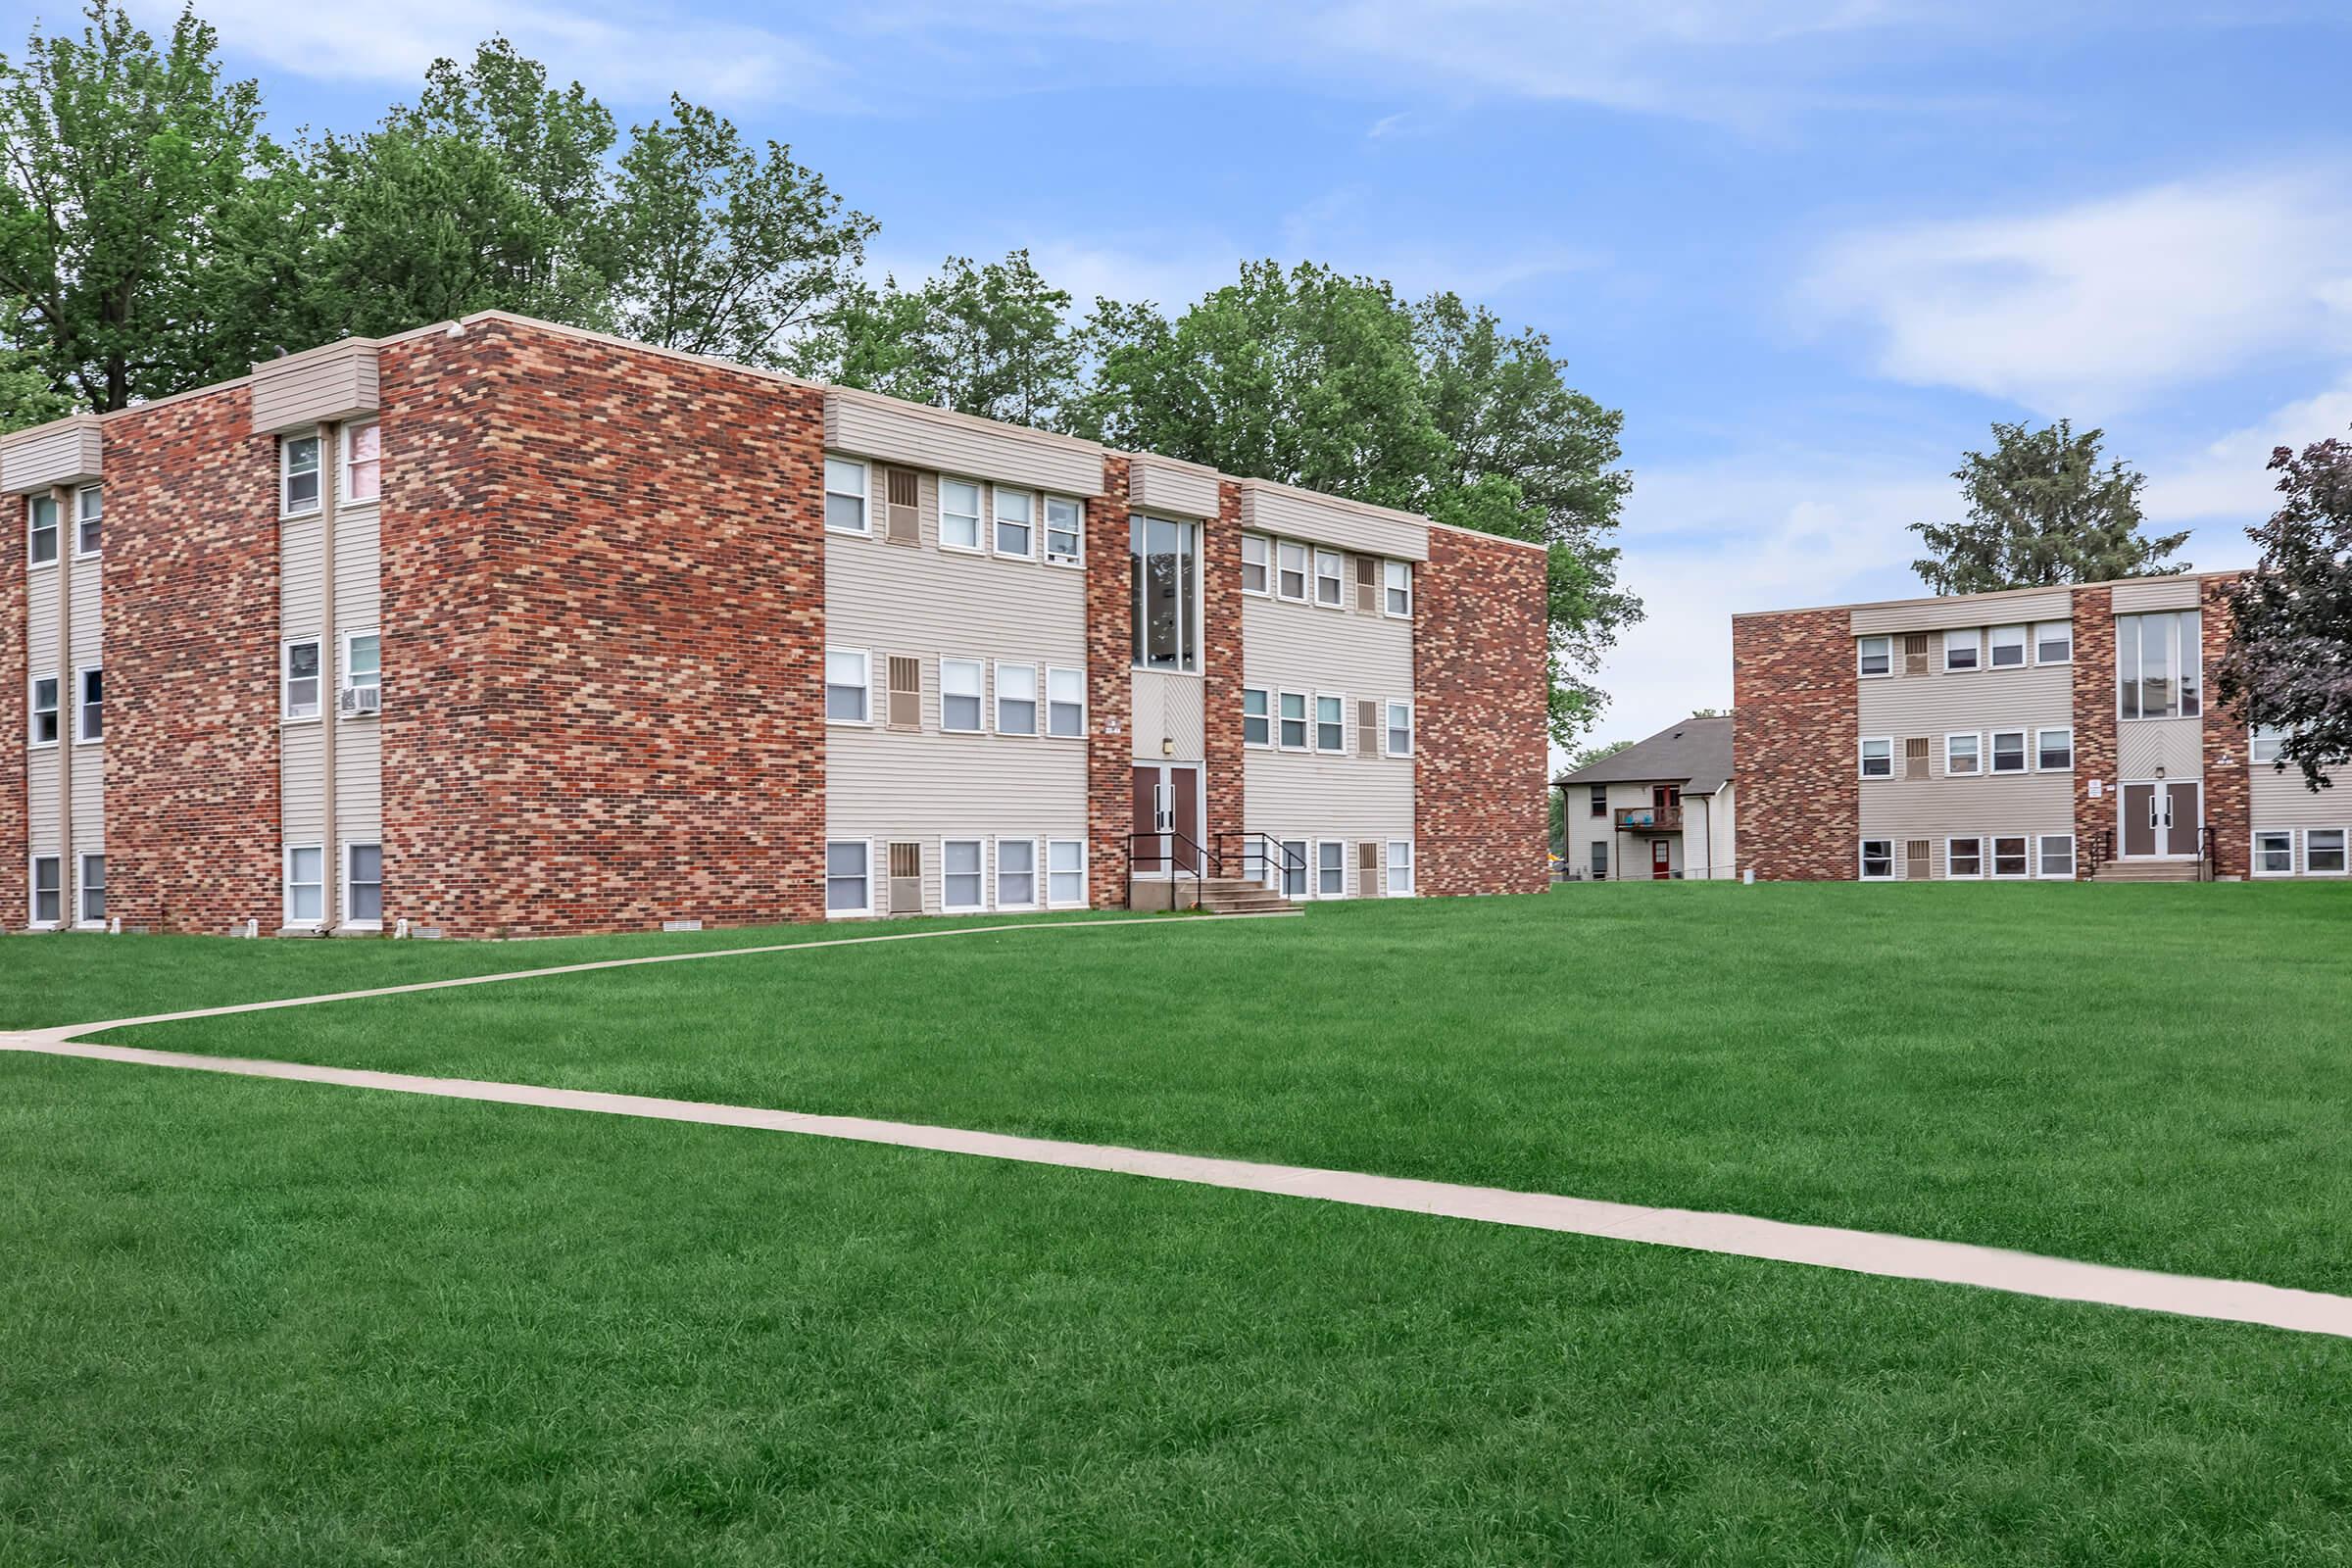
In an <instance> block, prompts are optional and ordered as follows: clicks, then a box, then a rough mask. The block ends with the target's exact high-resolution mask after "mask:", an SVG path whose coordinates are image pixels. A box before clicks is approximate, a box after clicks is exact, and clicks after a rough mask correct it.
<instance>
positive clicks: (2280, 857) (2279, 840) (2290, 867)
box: [2254, 830, 2295, 876]
mask: <svg viewBox="0 0 2352 1568" xmlns="http://www.w3.org/2000/svg"><path fill="white" fill-rule="evenodd" d="M2254 874H2255V875H2256V876H2293V875H2294V874H2295V836H2294V835H2293V834H2292V833H2288V832H2284V831H2278V832H2273V831H2269V830H2266V831H2264V832H2260V833H2257V834H2255V835H2254Z"/></svg>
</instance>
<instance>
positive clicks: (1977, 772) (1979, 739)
mask: <svg viewBox="0 0 2352 1568" xmlns="http://www.w3.org/2000/svg"><path fill="white" fill-rule="evenodd" d="M1958 740H1973V741H1975V742H1976V743H1977V765H1976V766H1975V767H1972V768H1970V769H1969V770H1968V771H1967V772H1965V773H1955V772H1953V771H1952V742H1954V741H1958ZM1943 776H1944V777H1945V778H1983V777H1984V776H1985V736H1984V734H1983V733H1982V732H1980V731H1978V730H1973V729H1955V730H1949V731H1946V732H1945V734H1944V737H1943Z"/></svg>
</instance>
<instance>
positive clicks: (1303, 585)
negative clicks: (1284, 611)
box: [1266, 539, 1315, 605]
mask: <svg viewBox="0 0 2352 1568" xmlns="http://www.w3.org/2000/svg"><path fill="white" fill-rule="evenodd" d="M1285 550H1296V551H1298V552H1299V596H1298V597H1297V598H1295V599H1294V598H1292V597H1291V596H1290V595H1289V594H1286V593H1284V592H1283V591H1282V553H1283V552H1284V551H1285ZM1266 586H1268V587H1269V588H1271V589H1273V590H1274V597H1275V598H1276V599H1278V600H1280V601H1282V603H1284V604H1286V605H1304V604H1311V603H1313V601H1314V597H1315V552H1314V547H1313V546H1311V545H1304V544H1300V543H1299V541H1298V540H1296V539H1277V540H1275V541H1274V574H1273V575H1272V576H1271V577H1268V578H1267V579H1266Z"/></svg>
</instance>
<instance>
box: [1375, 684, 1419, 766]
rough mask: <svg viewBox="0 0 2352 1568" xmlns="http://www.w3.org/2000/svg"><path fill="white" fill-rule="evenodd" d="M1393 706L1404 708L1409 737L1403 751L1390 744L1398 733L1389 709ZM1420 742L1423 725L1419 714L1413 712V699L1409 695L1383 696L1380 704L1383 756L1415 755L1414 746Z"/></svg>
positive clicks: (1381, 750) (1405, 726) (1405, 724)
mask: <svg viewBox="0 0 2352 1568" xmlns="http://www.w3.org/2000/svg"><path fill="white" fill-rule="evenodd" d="M1392 708H1401V709H1403V710H1404V733H1405V734H1406V736H1407V737H1409V739H1408V742H1407V744H1406V746H1405V749H1404V750H1403V751H1401V752H1399V751H1395V750H1392V749H1391V748H1390V746H1389V740H1390V737H1391V736H1392V735H1394V734H1395V733H1396V729H1397V726H1396V725H1395V724H1394V723H1392V722H1391V721H1390V713H1389V710H1390V709H1392ZM1420 744H1421V725H1420V721H1419V718H1418V716H1417V715H1416V714H1415V713H1414V712H1413V703H1412V699H1411V698H1409V697H1388V698H1383V699H1382V700H1381V705H1380V755H1381V756H1383V757H1398V758H1403V757H1410V756H1412V755H1413V748H1414V747H1415V746H1418V745H1420Z"/></svg>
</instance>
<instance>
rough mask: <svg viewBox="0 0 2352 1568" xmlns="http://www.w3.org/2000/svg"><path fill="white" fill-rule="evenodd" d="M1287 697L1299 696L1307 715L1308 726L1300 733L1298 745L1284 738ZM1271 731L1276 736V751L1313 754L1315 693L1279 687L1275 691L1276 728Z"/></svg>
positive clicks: (1301, 709)
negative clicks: (1283, 709)
mask: <svg viewBox="0 0 2352 1568" xmlns="http://www.w3.org/2000/svg"><path fill="white" fill-rule="evenodd" d="M1285 697H1296V698H1298V699H1299V703H1300V705H1301V708H1300V711H1301V712H1302V713H1303V714H1304V715H1305V722H1306V728H1305V730H1304V732H1303V733H1302V734H1301V735H1300V737H1299V744H1298V745H1296V746H1291V745H1288V744H1286V743H1285V742H1284V740H1283V738H1282V700H1283V699H1284V698H1285ZM1271 733H1272V735H1273V737H1274V749H1275V750H1276V751H1278V752H1298V753H1302V754H1305V755H1309V756H1311V755H1313V753H1314V750H1315V694H1314V693H1312V692H1293V691H1283V690H1281V689H1279V688H1277V689H1276V691H1275V693H1274V728H1273V730H1272V731H1271Z"/></svg>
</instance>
